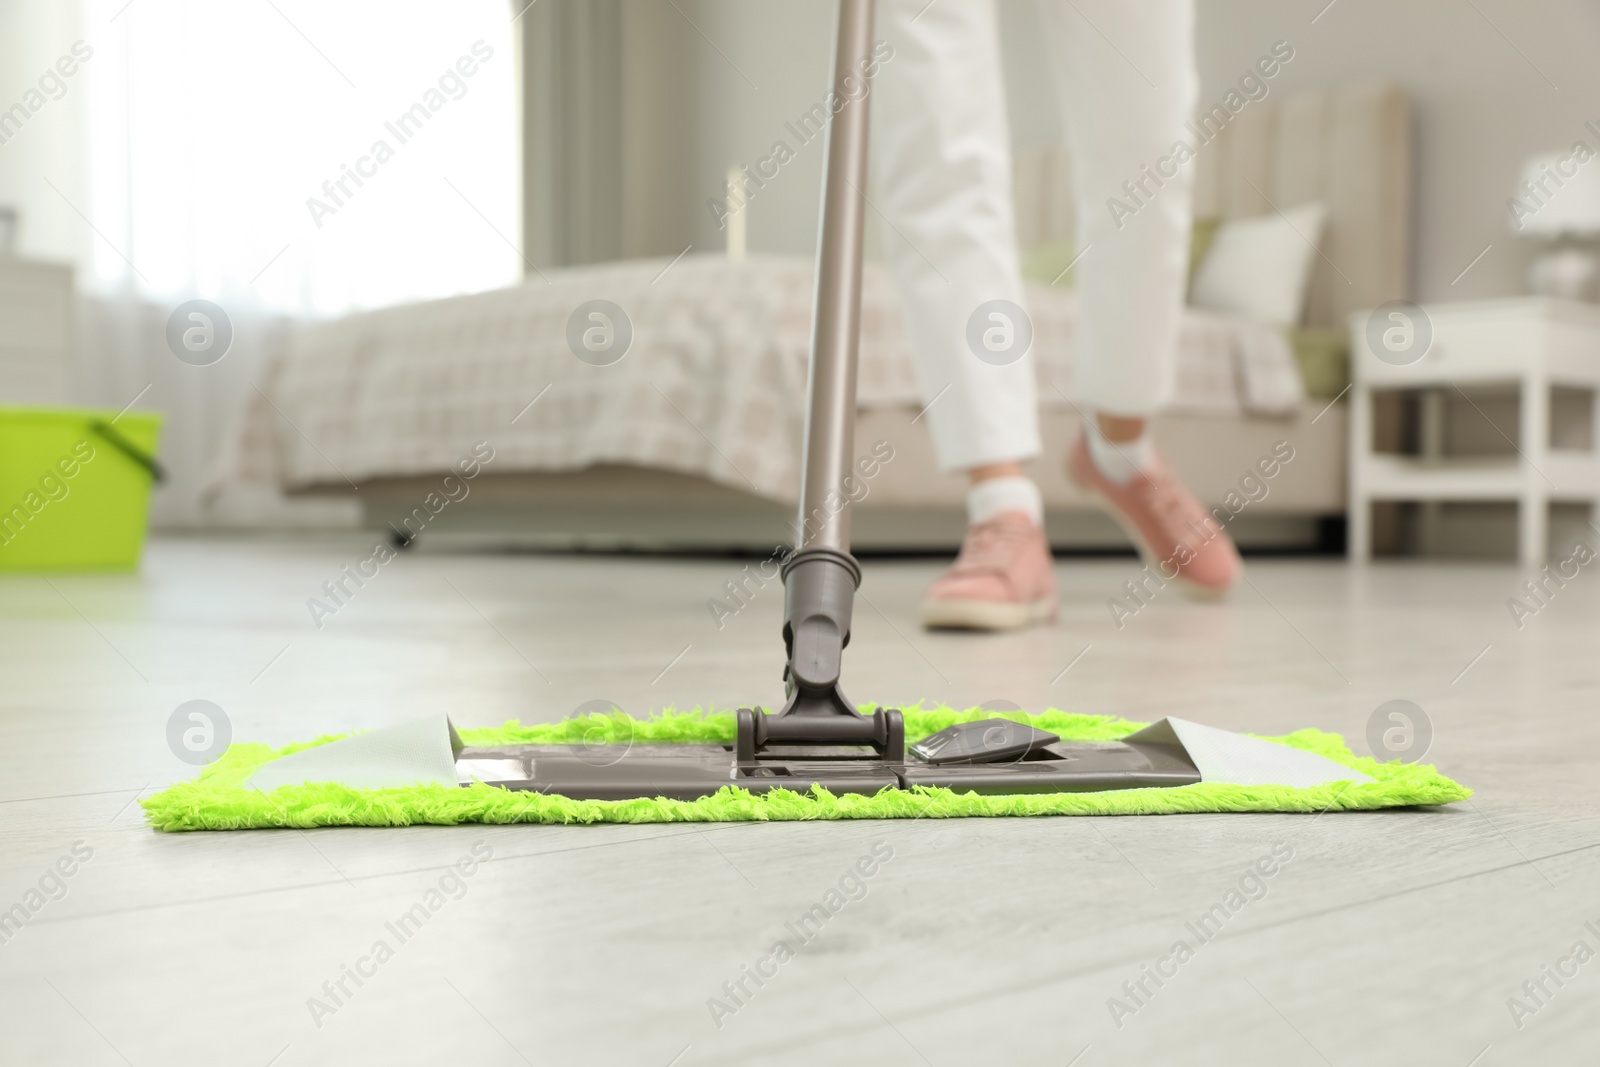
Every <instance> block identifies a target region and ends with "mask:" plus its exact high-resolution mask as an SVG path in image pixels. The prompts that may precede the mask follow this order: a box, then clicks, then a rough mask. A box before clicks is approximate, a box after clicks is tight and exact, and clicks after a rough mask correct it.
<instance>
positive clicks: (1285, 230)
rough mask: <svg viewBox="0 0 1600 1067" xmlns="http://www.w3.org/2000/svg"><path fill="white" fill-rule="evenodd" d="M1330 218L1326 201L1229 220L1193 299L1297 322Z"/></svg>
mask: <svg viewBox="0 0 1600 1067" xmlns="http://www.w3.org/2000/svg"><path fill="white" fill-rule="evenodd" d="M1327 217H1328V209H1327V208H1325V207H1323V205H1321V204H1305V205H1302V206H1300V207H1297V208H1293V209H1291V210H1289V211H1285V212H1283V213H1282V214H1279V213H1277V212H1273V213H1272V214H1271V215H1258V216H1255V217H1253V218H1248V219H1229V220H1228V221H1227V222H1224V223H1223V224H1222V225H1221V226H1219V227H1217V235H1216V237H1214V238H1213V239H1212V241H1211V248H1210V249H1209V250H1208V251H1207V252H1206V258H1205V259H1204V260H1202V261H1201V263H1200V271H1199V273H1198V274H1196V275H1195V279H1194V285H1193V287H1192V288H1191V289H1190V292H1189V303H1190V304H1192V305H1193V306H1195V307H1197V308H1203V309H1205V310H1207V311H1220V312H1223V313H1225V314H1229V315H1246V316H1248V317H1250V318H1253V319H1262V320H1264V321H1266V322H1271V323H1275V324H1277V325H1279V326H1298V325H1299V324H1300V317H1301V313H1302V312H1303V311H1304V310H1305V302H1306V286H1307V284H1308V283H1309V282H1310V281H1311V268H1312V267H1313V266H1314V265H1315V261H1316V256H1317V242H1318V241H1320V240H1322V225H1323V222H1324V221H1326V219H1327Z"/></svg>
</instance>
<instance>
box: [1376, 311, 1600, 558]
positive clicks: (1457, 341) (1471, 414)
mask: <svg viewBox="0 0 1600 1067" xmlns="http://www.w3.org/2000/svg"><path fill="white" fill-rule="evenodd" d="M1396 316H1398V317H1396ZM1430 326H1431V334H1432V343H1431V345H1429V346H1428V347H1427V348H1426V351H1425V353H1419V352H1418V351H1417V348H1418V347H1420V343H1421V342H1420V340H1419V339H1425V334H1424V331H1426V330H1428V329H1429V327H1430ZM1391 331H1392V332H1391ZM1408 344H1410V345H1411V346H1412V347H1411V349H1410V350H1409V351H1408ZM1375 345H1376V348H1375ZM1350 350H1351V361H1350V368H1351V379H1352V384H1351V389H1350V510H1349V554H1350V558H1351V559H1354V560H1363V559H1367V558H1369V557H1370V555H1371V553H1372V504H1373V502H1374V501H1384V500H1386V501H1415V502H1419V503H1421V504H1423V506H1424V509H1427V508H1428V507H1430V506H1433V507H1437V505H1438V502H1443V501H1451V502H1492V501H1497V502H1510V503H1514V504H1515V505H1516V509H1517V557H1518V559H1519V560H1520V562H1521V563H1522V564H1523V565H1525V566H1527V567H1531V568H1537V567H1540V566H1542V565H1543V564H1544V561H1545V555H1546V551H1547V540H1548V537H1549V507H1550V505H1551V504H1552V503H1579V504H1583V505H1586V506H1587V507H1588V508H1589V509H1590V518H1591V520H1593V519H1595V518H1600V450H1597V445H1600V432H1597V430H1600V400H1597V398H1600V306H1596V305H1593V304H1586V303H1579V302H1575V301H1565V300H1554V299H1550V298H1547V297H1519V298H1515V299H1507V300H1488V301H1478V302H1469V303H1458V304H1429V305H1423V306H1422V307H1421V308H1420V309H1418V308H1416V307H1415V306H1414V305H1413V306H1411V307H1410V308H1409V309H1407V308H1403V307H1401V308H1397V307H1395V306H1394V305H1385V306H1384V307H1383V308H1379V309H1377V310H1376V311H1374V312H1356V313H1354V314H1352V315H1351V316H1350ZM1386 392H1390V393H1392V392H1408V393H1413V394H1415V396H1416V397H1417V400H1416V406H1415V408H1414V409H1413V410H1414V411H1415V413H1416V417H1415V419H1414V420H1413V424H1414V425H1413V427H1412V432H1409V433H1408V434H1407V435H1406V436H1408V437H1410V438H1411V440H1410V441H1408V442H1407V443H1408V445H1409V446H1410V447H1409V448H1408V449H1407V450H1406V454H1398V453H1394V452H1384V453H1380V452H1377V451H1376V450H1375V446H1374V408H1375V403H1376V401H1377V399H1378V398H1379V397H1380V396H1381V395H1382V394H1384V393H1386ZM1553 397H1556V398H1558V399H1559V401H1560V402H1559V403H1556V402H1555V401H1554V400H1553V399H1552V398H1553ZM1452 407H1453V408H1455V409H1457V410H1459V411H1461V412H1462V413H1464V417H1465V418H1467V419H1469V420H1470V421H1471V422H1472V423H1473V424H1474V425H1475V426H1476V427H1477V432H1478V433H1479V435H1480V437H1482V438H1487V439H1489V440H1490V442H1491V443H1494V444H1497V445H1498V448H1497V449H1496V448H1487V447H1486V448H1480V449H1475V450H1472V451H1476V452H1477V454H1469V455H1462V454H1459V453H1458V452H1457V453H1453V452H1452V450H1451V449H1450V448H1448V447H1447V437H1448V436H1449V435H1448V434H1447V432H1446V418H1447V416H1446V414H1445V413H1446V411H1447V410H1448V409H1450V408H1452ZM1553 412H1554V416H1556V417H1553ZM1480 420H1481V421H1480ZM1497 450H1498V451H1499V452H1500V453H1501V454H1500V455H1495V454H1493V453H1494V452H1495V451H1497Z"/></svg>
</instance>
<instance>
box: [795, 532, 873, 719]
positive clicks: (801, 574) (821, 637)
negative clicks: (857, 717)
mask: <svg viewBox="0 0 1600 1067" xmlns="http://www.w3.org/2000/svg"><path fill="white" fill-rule="evenodd" d="M860 585H861V567H860V565H859V564H857V563H856V561H855V557H853V556H851V555H850V553H848V552H840V551H838V550H837V549H832V548H806V549H801V550H800V551H799V552H796V553H795V554H794V555H792V556H790V557H789V559H788V560H787V561H786V562H785V563H784V567H783V588H784V621H783V643H784V648H785V650H786V651H787V653H788V663H787V665H786V666H785V667H784V681H785V682H786V683H787V684H788V685H789V687H790V689H791V693H792V691H793V690H794V689H796V688H806V689H826V688H829V687H832V686H835V685H837V684H838V682H839V670H840V661H841V659H842V657H843V654H844V647H845V646H846V645H848V644H849V643H850V613H851V607H852V603H853V601H854V599H855V594H856V589H857V588H858V587H859V586H860ZM850 710H852V711H853V710H854V709H853V708H851V709H850Z"/></svg>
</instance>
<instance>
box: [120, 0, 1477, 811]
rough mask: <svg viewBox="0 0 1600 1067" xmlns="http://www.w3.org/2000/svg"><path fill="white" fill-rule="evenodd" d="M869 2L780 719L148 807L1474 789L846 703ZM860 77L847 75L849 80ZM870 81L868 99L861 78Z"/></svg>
mask: <svg viewBox="0 0 1600 1067" xmlns="http://www.w3.org/2000/svg"><path fill="white" fill-rule="evenodd" d="M872 24H873V0H840V6H839V26H838V37H837V49H836V52H835V57H834V71H833V87H834V92H835V94H836V95H835V98H836V100H838V101H839V103H840V106H839V108H838V111H837V113H836V114H835V116H834V118H833V120H832V123H831V126H830V129H829V134H828V142H827V158H826V163H825V167H824V172H825V173H824V181H823V195H822V222H821V234H820V240H819V242H818V252H817V281H816V286H817V287H816V296H815V309H814V318H813V333H812V348H811V360H810V369H809V375H808V382H807V405H808V410H807V420H806V430H805V443H804V446H803V452H804V455H803V464H802V470H801V493H800V513H799V519H798V521H797V523H796V539H797V542H798V543H797V546H796V551H795V552H794V553H792V554H791V555H790V556H789V557H788V559H787V560H786V561H785V563H784V566H783V582H784V623H783V642H784V650H785V654H786V664H785V667H784V672H783V679H784V683H785V693H786V698H787V699H786V702H785V703H784V704H783V706H782V707H781V708H780V709H778V710H777V711H775V712H772V713H768V712H766V711H765V710H763V709H762V708H759V707H755V708H740V709H737V710H735V711H732V712H729V711H716V710H712V711H699V710H696V711H692V712H676V711H672V710H670V709H669V710H668V711H665V712H663V713H661V714H660V715H657V716H655V717H653V718H649V719H643V720H638V719H633V718H631V717H629V716H627V715H624V714H621V713H617V714H614V715H590V716H585V717H581V718H576V719H569V720H567V721H565V722H561V723H554V724H542V725H541V724H532V725H521V724H518V723H514V722H513V723H508V724H506V725H505V726H502V727H498V728H491V729H479V730H457V728H456V727H455V726H454V724H453V723H451V722H450V720H449V719H448V718H447V717H446V716H444V715H435V716H431V717H429V718H427V719H423V720H420V721H418V722H415V723H407V724H403V725H401V726H395V727H388V728H385V729H381V730H374V731H371V732H368V733H364V734H358V735H355V736H353V737H349V738H342V739H340V738H322V739H319V740H318V741H315V742H311V743H310V744H307V745H297V746H290V747H289V748H286V749H283V750H281V751H274V750H272V749H270V748H268V747H267V746H265V745H261V744H245V743H241V744H235V745H232V746H231V747H230V748H229V749H228V750H227V751H226V752H225V753H224V755H223V756H222V757H221V758H220V759H219V760H217V761H216V762H215V763H213V764H211V765H209V766H208V767H206V768H205V769H204V770H203V771H202V772H201V775H200V777H199V778H198V779H197V780H195V781H191V782H184V783H179V784H177V785H174V786H171V787H169V788H168V789H165V790H163V791H161V792H159V793H157V794H155V795H153V796H151V797H149V798H146V799H144V800H143V801H142V804H143V806H144V808H145V811H146V815H147V818H148V820H149V822H150V824H151V825H152V826H154V827H156V828H157V829H161V830H200V829H212V830H224V829H244V828H252V827H290V826H292V827H311V826H404V825H412V824H418V823H431V824H456V823H468V822H482V823H511V822H538V823H593V822H709V821H734V820H792V819H863V818H870V819H878V818H919V817H929V818H945V817H952V816H1000V815H1086V814H1160V813H1180V812H1220V811H1276V812H1322V811H1327V810H1329V809H1340V810H1359V809H1372V808H1382V807H1397V806H1411V805H1425V804H1444V803H1449V802H1451V801H1455V800H1461V799H1465V798H1466V797H1468V796H1470V795H1471V792H1470V791H1469V790H1467V789H1466V788H1464V787H1463V786H1461V785H1459V784H1457V783H1456V782H1453V781H1451V780H1450V779H1448V778H1446V777H1444V776H1443V775H1441V774H1439V773H1438V772H1437V771H1435V770H1434V769H1433V768H1432V767H1428V766H1421V765H1417V764H1407V763H1403V762H1399V761H1392V762H1389V763H1379V762H1377V761H1376V760H1372V759H1364V758H1359V757H1357V756H1355V755H1354V754H1353V753H1352V752H1351V751H1350V750H1349V749H1348V748H1347V747H1346V746H1345V745H1344V743H1343V741H1342V740H1341V739H1340V738H1339V737H1337V736H1336V735H1333V734H1326V733H1322V732H1320V731H1317V730H1300V731H1297V732H1295V733H1293V734H1290V735H1288V736H1286V737H1281V738H1257V737H1251V736H1247V735H1243V734H1237V733H1230V732H1228V731H1225V730H1219V729H1217V728H1215V727H1210V726H1205V725H1203V724H1200V723H1196V722H1191V721H1189V720H1186V719H1180V718H1176V717H1169V718H1166V719H1162V720H1160V721H1159V722H1156V723H1151V724H1145V723H1135V722H1128V721H1125V720H1122V719H1118V718H1115V717H1109V716H1094V715H1076V714H1069V713H1066V712H1061V711H1054V710H1049V711H1045V712H1043V713H1041V714H1037V715H1028V714H1025V713H1020V712H1019V713H996V712H993V711H990V710H987V709H972V710H969V711H956V710H954V709H951V708H947V707H927V708H925V707H922V706H921V705H915V706H911V707H902V708H886V707H877V706H869V705H862V706H860V707H858V706H856V705H855V704H853V703H851V702H850V700H848V699H847V698H846V697H845V695H844V691H843V689H842V688H841V686H840V675H841V668H842V664H843V653H844V650H845V648H846V646H847V645H848V644H849V642H850V632H851V610H852V606H853V602H854V598H855V593H856V589H857V587H858V586H859V585H860V583H861V567H860V565H859V563H857V561H856V559H855V557H854V556H853V555H852V554H851V552H850V509H849V507H848V506H847V505H844V504H843V503H842V502H841V500H842V498H846V497H847V496H848V493H847V492H846V490H847V489H848V487H849V486H850V485H851V484H853V479H852V467H851V455H852V449H853V446H854V436H855V426H854V420H855V410H856V359H857V341H858V336H859V332H860V331H859V318H860V305H861V271H862V257H861V250H862V233H863V223H864V220H865V209H866V203H865V198H864V196H863V195H862V193H861V190H862V189H864V188H865V187H866V180H867V133H868V116H869V104H868V100H869V97H868V95H867V94H864V93H852V92H851V91H849V90H850V88H851V86H852V85H854V84H855V83H854V77H855V75H853V74H852V72H859V71H861V70H863V69H865V66H864V64H866V63H867V61H868V59H869V56H870V53H871V48H872ZM847 79H849V84H847ZM857 88H858V87H857Z"/></svg>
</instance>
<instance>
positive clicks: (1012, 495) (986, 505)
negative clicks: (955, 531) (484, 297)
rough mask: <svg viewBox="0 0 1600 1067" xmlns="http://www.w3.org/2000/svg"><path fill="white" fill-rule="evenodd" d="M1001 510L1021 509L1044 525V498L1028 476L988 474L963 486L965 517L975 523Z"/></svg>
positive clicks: (1036, 522) (985, 520) (1037, 524)
mask: <svg viewBox="0 0 1600 1067" xmlns="http://www.w3.org/2000/svg"><path fill="white" fill-rule="evenodd" d="M1003 511H1023V512H1026V513H1027V514H1028V517H1029V518H1031V519H1032V520H1033V524H1034V525H1035V526H1040V527H1042V526H1044V499H1043V498H1042V497H1041V496H1040V495H1039V487H1038V486H1037V485H1034V484H1033V479H1032V478H1023V477H1020V476H1019V477H1016V478H989V479H987V480H985V481H981V482H979V483H978V484H977V485H974V486H973V487H972V488H970V489H968V490H967V521H968V522H969V523H971V524H972V525H974V526H976V525H978V523H980V522H988V521H989V520H990V519H992V518H994V517H995V516H996V515H998V514H1000V513H1001V512H1003Z"/></svg>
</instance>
